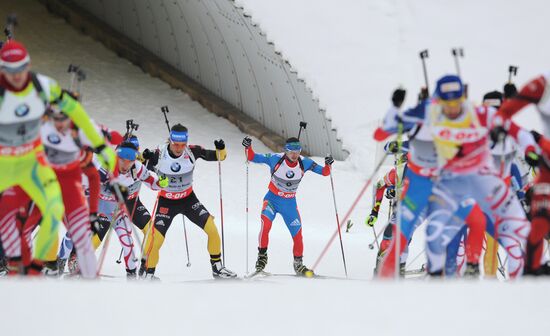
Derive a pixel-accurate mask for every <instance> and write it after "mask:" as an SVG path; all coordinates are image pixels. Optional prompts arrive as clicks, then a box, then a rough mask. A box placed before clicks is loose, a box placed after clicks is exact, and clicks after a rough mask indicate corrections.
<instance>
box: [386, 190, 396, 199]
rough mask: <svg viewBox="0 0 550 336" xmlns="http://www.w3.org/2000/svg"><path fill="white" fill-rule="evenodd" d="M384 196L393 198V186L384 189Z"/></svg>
mask: <svg viewBox="0 0 550 336" xmlns="http://www.w3.org/2000/svg"><path fill="white" fill-rule="evenodd" d="M386 198H387V199H390V200H391V199H394V198H395V188H387V189H386Z"/></svg>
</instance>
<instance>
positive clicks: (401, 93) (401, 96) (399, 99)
mask: <svg viewBox="0 0 550 336" xmlns="http://www.w3.org/2000/svg"><path fill="white" fill-rule="evenodd" d="M406 94H407V91H405V90H404V89H401V88H398V89H395V91H393V94H392V96H391V101H392V103H393V106H395V107H397V108H400V107H401V105H403V101H405V95H406Z"/></svg>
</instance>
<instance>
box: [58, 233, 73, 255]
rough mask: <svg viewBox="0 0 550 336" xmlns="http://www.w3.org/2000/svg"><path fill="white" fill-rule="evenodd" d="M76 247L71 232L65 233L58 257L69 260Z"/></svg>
mask: <svg viewBox="0 0 550 336" xmlns="http://www.w3.org/2000/svg"><path fill="white" fill-rule="evenodd" d="M73 248H74V244H73V241H72V239H71V236H70V235H69V232H67V233H65V236H64V237H63V239H62V240H61V246H60V247H59V252H58V253H57V259H63V260H67V259H69V255H70V254H71V251H72V250H73Z"/></svg>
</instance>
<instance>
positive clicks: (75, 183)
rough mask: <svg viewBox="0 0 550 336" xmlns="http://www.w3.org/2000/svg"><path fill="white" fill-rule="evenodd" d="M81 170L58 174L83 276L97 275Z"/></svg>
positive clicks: (91, 276)
mask: <svg viewBox="0 0 550 336" xmlns="http://www.w3.org/2000/svg"><path fill="white" fill-rule="evenodd" d="M81 174H82V173H81V171H80V169H75V170H73V171H66V172H63V173H60V174H58V176H57V178H58V180H59V183H60V186H61V193H62V194H63V202H64V204H65V212H66V215H65V216H66V218H67V221H66V226H67V231H68V233H69V234H70V236H71V239H72V241H73V244H74V247H75V249H76V254H77V256H78V264H79V267H80V272H81V274H82V277H84V278H87V279H91V278H95V277H96V272H97V259H96V257H95V253H94V249H93V247H92V242H91V239H90V237H91V235H92V232H91V229H90V217H89V213H88V206H87V204H86V200H85V198H84V191H83V190H82V183H81V180H82V179H81Z"/></svg>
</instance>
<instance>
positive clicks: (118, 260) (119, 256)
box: [116, 247, 124, 264]
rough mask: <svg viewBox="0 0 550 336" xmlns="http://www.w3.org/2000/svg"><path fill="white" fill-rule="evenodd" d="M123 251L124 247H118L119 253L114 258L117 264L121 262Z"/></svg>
mask: <svg viewBox="0 0 550 336" xmlns="http://www.w3.org/2000/svg"><path fill="white" fill-rule="evenodd" d="M123 252H124V249H123V248H122V247H121V248H120V254H119V255H118V259H117V260H116V263H117V264H120V263H122V253H123Z"/></svg>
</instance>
